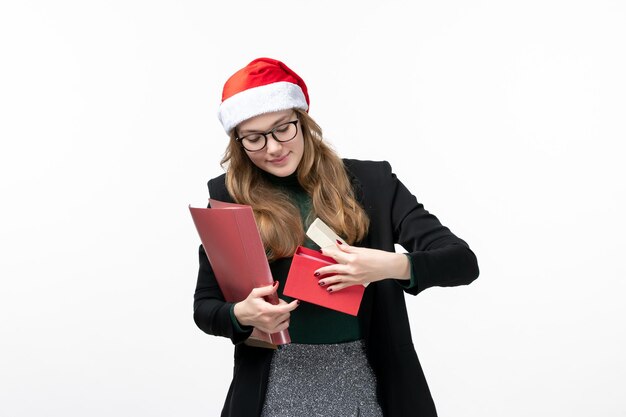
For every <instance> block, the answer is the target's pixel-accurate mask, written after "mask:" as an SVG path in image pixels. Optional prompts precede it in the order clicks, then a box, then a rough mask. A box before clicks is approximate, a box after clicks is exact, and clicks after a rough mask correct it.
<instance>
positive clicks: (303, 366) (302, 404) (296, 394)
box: [261, 340, 383, 417]
mask: <svg viewBox="0 0 626 417" xmlns="http://www.w3.org/2000/svg"><path fill="white" fill-rule="evenodd" d="M382 415H383V413H382V410H381V408H380V405H379V404H378V401H377V399H376V377H375V376H374V372H373V371H372V368H371V367H370V365H369V362H368V361H367V357H366V356H365V344H364V342H363V341H362V340H357V341H355V342H348V343H339V344H330V345H321V344H320V345H306V344H297V343H292V344H289V345H284V346H283V347H282V348H281V349H278V350H277V351H276V352H274V356H273V357H272V363H271V365H270V373H269V380H268V386H267V394H266V397H265V404H264V406H263V411H262V412H261V417H299V416H306V417H327V416H328V417H338V416H341V417H344V416H345V417H382Z"/></svg>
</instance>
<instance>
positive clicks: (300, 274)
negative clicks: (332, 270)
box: [283, 246, 365, 316]
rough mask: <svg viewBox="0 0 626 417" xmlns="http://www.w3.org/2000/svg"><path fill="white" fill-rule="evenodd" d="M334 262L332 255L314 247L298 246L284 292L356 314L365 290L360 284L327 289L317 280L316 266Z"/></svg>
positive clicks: (323, 305) (300, 298)
mask: <svg viewBox="0 0 626 417" xmlns="http://www.w3.org/2000/svg"><path fill="white" fill-rule="evenodd" d="M336 263H337V262H336V261H335V260H334V259H333V258H330V257H328V256H324V255H322V254H321V253H320V252H318V251H316V250H312V249H308V248H305V247H302V246H299V247H298V249H297V250H296V253H295V254H294V255H293V261H292V262H291V268H290V269H289V275H287V282H286V283H285V288H284V290H283V294H285V295H288V296H289V297H292V298H297V299H298V300H303V301H307V302H309V303H313V304H317V305H320V306H322V307H326V308H331V309H333V310H337V311H341V312H343V313H347V314H351V315H353V316H356V315H357V313H358V312H359V306H360V305H361V299H362V298H363V292H364V291H365V287H364V286H363V285H352V286H350V287H347V288H344V289H343V290H341V291H337V292H334V293H329V292H328V291H327V290H326V287H321V286H320V285H319V284H318V281H319V279H318V278H317V277H315V276H314V275H313V273H314V272H315V271H316V270H317V269H319V268H321V267H323V266H327V265H332V264H336Z"/></svg>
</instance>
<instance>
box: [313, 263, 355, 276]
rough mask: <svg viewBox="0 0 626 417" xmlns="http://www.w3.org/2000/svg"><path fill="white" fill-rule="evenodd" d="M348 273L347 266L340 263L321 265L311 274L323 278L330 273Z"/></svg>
mask: <svg viewBox="0 0 626 417" xmlns="http://www.w3.org/2000/svg"><path fill="white" fill-rule="evenodd" d="M347 273H348V267H347V266H346V265H342V264H335V265H328V266H323V267H321V268H319V269H317V270H316V271H315V272H313V276H314V277H317V278H325V277H328V276H330V275H336V274H346V275H347Z"/></svg>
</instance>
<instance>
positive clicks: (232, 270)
mask: <svg viewBox="0 0 626 417" xmlns="http://www.w3.org/2000/svg"><path fill="white" fill-rule="evenodd" d="M209 204H210V206H211V207H210V208H193V207H191V206H189V211H190V212H191V217H192V218H193V222H194V224H195V226H196V229H197V231H198V234H199V235H200V240H201V241H202V246H203V247H204V251H205V252H206V255H207V257H208V258H209V262H210V263H211V267H212V268H213V272H214V273H215V278H216V280H217V284H218V285H219V287H220V290H221V291H222V294H224V299H225V300H226V301H228V302H238V301H241V300H244V299H245V298H246V297H247V296H248V295H249V294H250V291H252V289H254V288H257V287H263V286H267V285H272V284H273V283H274V278H273V277H272V272H271V271H270V267H269V264H268V262H267V256H266V255H265V249H264V248H263V242H262V241H261V236H260V235H259V230H258V228H257V225H256V221H255V220H254V215H253V214H252V207H250V206H247V205H241V204H233V203H225V202H222V201H218V200H213V199H209ZM266 299H267V301H268V302H270V303H272V304H278V296H277V295H276V294H273V295H272V296H270V297H266ZM250 338H251V339H252V340H251V341H250V343H249V344H256V345H258V344H257V343H255V342H254V341H255V340H256V341H260V342H266V343H271V344H273V345H283V344H287V343H290V341H291V340H290V338H289V332H288V331H287V330H284V331H282V332H279V333H273V334H271V335H270V334H268V333H265V332H261V331H260V330H258V329H256V328H255V329H254V331H253V332H252V335H251V336H250ZM261 344H262V343H261ZM268 347H270V346H268Z"/></svg>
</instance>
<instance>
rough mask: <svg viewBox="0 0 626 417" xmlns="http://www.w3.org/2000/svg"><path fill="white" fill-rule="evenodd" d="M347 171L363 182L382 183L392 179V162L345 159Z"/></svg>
mask: <svg viewBox="0 0 626 417" xmlns="http://www.w3.org/2000/svg"><path fill="white" fill-rule="evenodd" d="M343 163H344V166H345V167H346V171H347V172H348V173H349V174H351V175H352V176H354V177H356V178H357V179H358V180H359V181H360V182H363V183H374V184H377V183H381V182H383V183H384V182H385V181H389V180H391V179H392V176H393V174H392V170H391V164H389V162H387V161H367V160H359V159H346V158H344V159H343Z"/></svg>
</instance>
